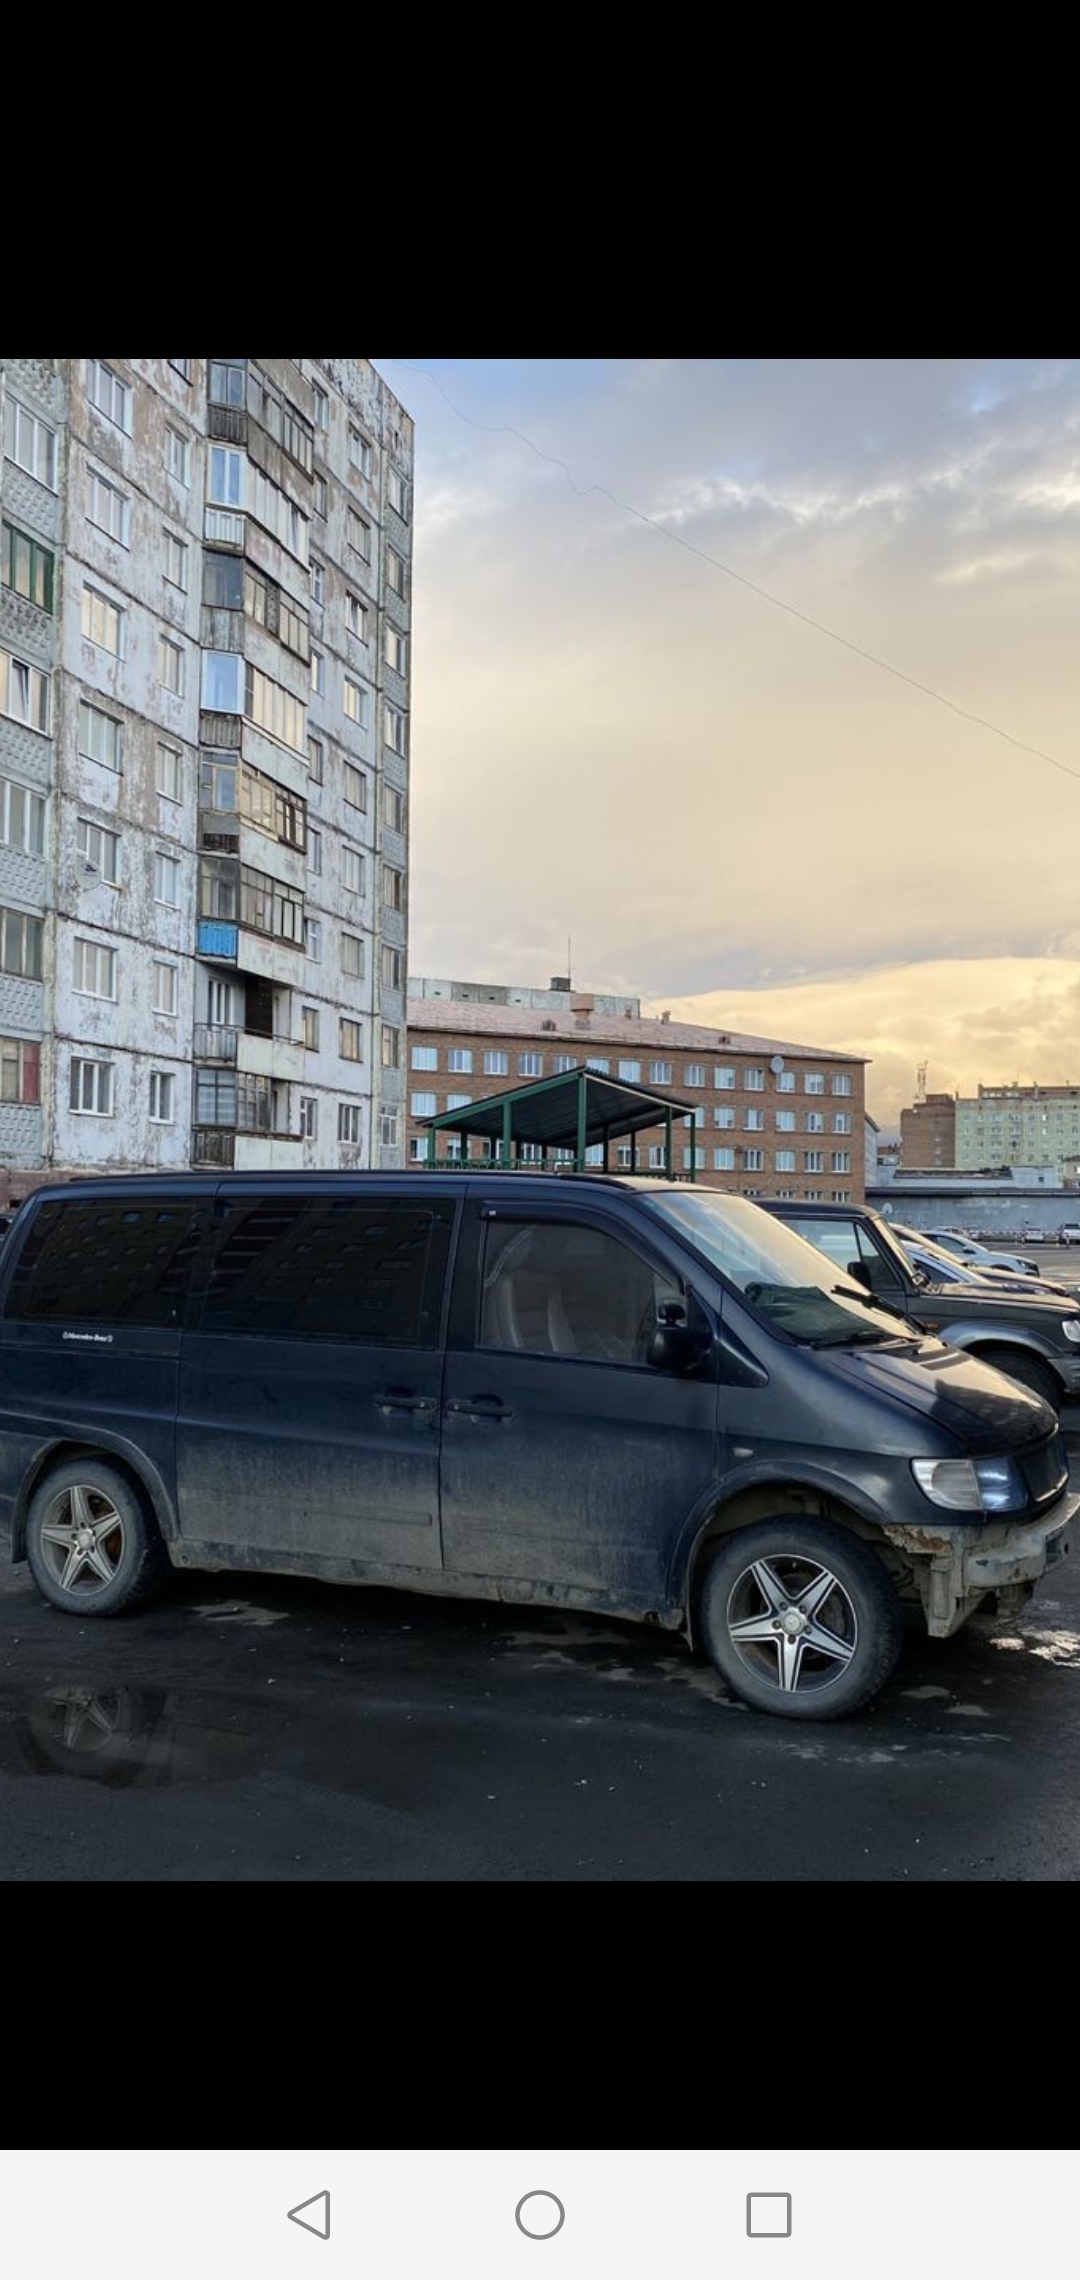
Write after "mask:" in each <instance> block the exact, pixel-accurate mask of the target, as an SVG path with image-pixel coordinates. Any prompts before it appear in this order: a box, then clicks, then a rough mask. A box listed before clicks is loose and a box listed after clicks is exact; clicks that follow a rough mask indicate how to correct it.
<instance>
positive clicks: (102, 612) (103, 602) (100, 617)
mask: <svg viewBox="0 0 1080 2280" xmlns="http://www.w3.org/2000/svg"><path fill="white" fill-rule="evenodd" d="M82 629H83V638H84V640H86V641H92V642H94V644H95V646H96V647H97V648H98V649H107V650H108V652H109V655H110V657H120V656H122V654H123V639H124V613H123V610H122V609H121V608H120V607H119V605H118V603H116V602H110V600H109V597H108V595H107V594H100V593H99V592H98V589H97V587H96V586H84V587H83V590H82Z"/></svg>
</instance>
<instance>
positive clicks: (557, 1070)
mask: <svg viewBox="0 0 1080 2280" xmlns="http://www.w3.org/2000/svg"><path fill="white" fill-rule="evenodd" d="M576 1068H577V1062H576V1061H575V1059H574V1056H573V1054H572V1053H556V1055H555V1058H554V1060H553V1062H552V1064H551V1071H552V1075H553V1076H556V1077H564V1076H565V1075H566V1072H567V1070H568V1069H576ZM571 1154H573V1150H571Z"/></svg>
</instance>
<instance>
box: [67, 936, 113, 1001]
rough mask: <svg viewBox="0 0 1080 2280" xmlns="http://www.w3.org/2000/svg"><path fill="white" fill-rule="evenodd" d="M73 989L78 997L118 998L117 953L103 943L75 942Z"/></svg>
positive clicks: (78, 939)
mask: <svg viewBox="0 0 1080 2280" xmlns="http://www.w3.org/2000/svg"><path fill="white" fill-rule="evenodd" d="M72 986H73V988H74V990H75V994H76V996H77V997H98V998H112V999H115V997H116V952H115V950H110V949H107V948H106V946H105V944H104V943H103V942H84V941H82V940H81V939H80V938H79V937H78V936H77V937H76V940H75V970H74V980H73V985H72Z"/></svg>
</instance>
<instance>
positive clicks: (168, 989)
mask: <svg viewBox="0 0 1080 2280" xmlns="http://www.w3.org/2000/svg"><path fill="white" fill-rule="evenodd" d="M177 982H178V975H177V969H176V967H175V966H170V965H169V964H168V962H167V960H166V959H164V958H155V960H154V1012H155V1013H175V1012H176V1001H177Z"/></svg>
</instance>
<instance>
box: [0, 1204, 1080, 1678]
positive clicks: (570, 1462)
mask: <svg viewBox="0 0 1080 2280" xmlns="http://www.w3.org/2000/svg"><path fill="white" fill-rule="evenodd" d="M857 1247H858V1246H857V1245H854V1244H853V1243H852V1241H851V1238H850V1236H849V1239H848V1244H847V1248H848V1249H849V1250H852V1251H854V1250H855V1249H856V1248H857ZM901 1256H902V1255H901ZM896 1287H897V1288H899V1277H897V1278H896ZM985 1303H987V1304H990V1305H994V1304H996V1303H997V1302H996V1301H986V1302H985ZM1042 1303H1045V1302H1042ZM1047 1311H1048V1312H1052V1313H1053V1314H1054V1315H1055V1317H1056V1316H1057V1315H1058V1314H1059V1313H1060V1309H1059V1308H1058V1307H1056V1306H1055V1307H1054V1308H1053V1309H1047ZM1076 1312H1077V1315H1078V1317H1080V1309H1077V1310H1076ZM0 1348H2V1357H0V1514H3V1515H4V1516H5V1517H6V1519H7V1521H8V1523H9V1525H10V1529H11V1538H12V1553H13V1557H14V1558H15V1559H16V1560H23V1559H26V1560H28V1561H29V1565H30V1570H31V1573H32V1575H33V1577H34V1580H35V1582H36V1583H37V1585H38V1587H39V1589H40V1590H41V1592H42V1593H43V1594H44V1596H45V1598H46V1599H48V1600H49V1601H50V1602H51V1603H52V1604H53V1606H55V1607H58V1608H61V1609H63V1610H64V1611H65V1612H66V1613H69V1614H73V1615H74V1616H75V1617H76V1618H77V1619H79V1620H85V1619H87V1618H88V1617H91V1616H98V1615H101V1616H104V1615H113V1614H117V1613H119V1611H120V1610H121V1609H122V1608H127V1607H133V1606H135V1605H136V1604H137V1603H138V1602H139V1601H141V1600H144V1599H146V1598H147V1597H148V1596H149V1595H150V1594H151V1593H152V1591H153V1590H154V1588H155V1587H156V1586H157V1585H158V1584H159V1583H160V1582H161V1580H162V1577H163V1575H164V1573H165V1572H167V1570H168V1568H169V1566H170V1564H171V1565H172V1566H174V1567H179V1568H195V1569H213V1568H217V1569H220V1568H241V1569H248V1570H252V1569H254V1570H270V1571H272V1572H276V1573H283V1574H297V1575H311V1576H323V1577H327V1578H331V1579H333V1580H335V1581H346V1582H352V1583H358V1584H389V1585H394V1586H397V1587H399V1588H400V1587H403V1586H404V1587H406V1588H412V1589H416V1590H421V1591H432V1592H442V1593H448V1594H450V1595H452V1596H454V1597H459V1598H490V1599H496V1600H499V1601H506V1600H510V1601H519V1602H521V1603H523V1604H539V1605H542V1606H560V1607H579V1608H587V1609H589V1610H591V1611H593V1612H597V1611H599V1612H604V1613H609V1614H616V1615H622V1616H628V1617H631V1618H635V1619H637V1620H639V1621H649V1622H653V1623H657V1624H659V1625H661V1626H663V1627H666V1628H668V1629H670V1630H672V1631H681V1632H683V1633H684V1634H686V1635H687V1636H688V1637H689V1638H691V1639H695V1640H698V1641H700V1642H701V1644H702V1645H703V1646H704V1647H705V1648H706V1650H707V1651H708V1653H709V1654H710V1655H711V1657H712V1659H713V1662H714V1663H715V1665H716V1667H717V1669H718V1670H719V1671H720V1672H721V1673H722V1675H723V1677H724V1678H725V1680H726V1681H727V1682H728V1684H729V1685H730V1687H731V1688H732V1689H733V1691H734V1692H735V1693H736V1694H737V1695H739V1696H740V1697H741V1698H742V1700H744V1701H745V1702H747V1703H750V1704H751V1705H753V1706H754V1707H755V1708H757V1709H764V1710H771V1711H774V1712H778V1713H779V1714H780V1715H782V1716H787V1717H795V1718H804V1717H835V1716H839V1715H840V1714H842V1713H843V1712H844V1711H849V1710H855V1709H858V1708H859V1707H860V1706H861V1705H862V1704H864V1703H865V1702H867V1701H869V1699H870V1698H871V1696H872V1695H874V1694H875V1693H876V1692H877V1690H878V1688H879V1687H880V1686H881V1685H882V1684H883V1682H884V1680H885V1679H886V1678H887V1676H888V1674H889V1671H890V1670H891V1668H892V1665H893V1662H894V1659H895V1656H896V1653H897V1649H898V1644H899V1637H900V1620H901V1606H902V1603H904V1602H907V1603H908V1604H909V1605H910V1606H911V1607H912V1608H914V1609H916V1610H919V1611H921V1614H922V1617H923V1619H924V1621H925V1623H926V1627H927V1629H928V1630H929V1631H930V1632H931V1633H932V1634H933V1635H934V1636H935V1637H945V1636H947V1635H948V1634H949V1633H950V1632H951V1631H953V1630H955V1629H956V1628H957V1626H958V1625H959V1624H961V1623H962V1622H963V1621H964V1620H965V1619H966V1617H967V1616H968V1615H969V1614H970V1613H971V1611H972V1610H973V1608H975V1607H976V1606H977V1605H978V1604H979V1603H980V1602H981V1601H982V1600H984V1599H985V1597H986V1595H987V1594H988V1593H993V1594H996V1595H997V1596H998V1601H999V1604H1005V1605H1007V1606H1017V1605H1019V1604H1020V1603H1021V1601H1022V1600H1023V1599H1024V1598H1025V1597H1026V1595H1027V1594H1028V1592H1029V1591H1030V1590H1031V1588H1032V1586H1033V1584H1034V1582H1035V1580H1036V1579H1037V1578H1038V1577H1039V1576H1040V1575H1041V1574H1042V1573H1043V1572H1044V1570H1045V1568H1046V1567H1047V1566H1048V1565H1049V1564H1050V1563H1052V1562H1053V1561H1055V1560H1057V1559H1059V1558H1061V1556H1062V1555H1063V1553H1064V1552H1065V1550H1066V1549H1067V1546H1068V1534H1069V1529H1070V1526H1071V1523H1072V1521H1073V1518H1074V1515H1075V1513H1076V1510H1077V1507H1078V1504H1080V1498H1077V1497H1075V1496H1072V1495H1070V1494H1069V1493H1068V1467H1067V1460H1066V1456H1065V1449H1064V1443H1063V1440H1062V1436H1061V1434H1060V1432H1059V1430H1058V1428H1057V1423H1056V1420H1055V1418H1054V1416H1053V1413H1052V1411H1051V1410H1050V1409H1048V1408H1047V1406H1046V1404H1045V1403H1044V1402H1042V1401H1041V1400H1039V1399H1037V1398H1036V1397H1035V1396H1034V1395H1033V1394H1032V1393H1030V1392H1029V1391H1028V1390H1026V1389H1025V1388H1024V1387H1022V1386H1017V1385H1010V1384H1009V1383H1008V1381H1007V1380H1006V1379H1004V1378H1003V1377H1002V1376H1001V1375H1000V1374H999V1372H998V1371H996V1370H994V1369H987V1368H986V1367H985V1365H984V1364H983V1362H982V1361H980V1360H978V1359H975V1358H973V1357H972V1356H971V1355H969V1354H965V1353H958V1352H956V1351H954V1350H950V1349H948V1348H947V1347H945V1346H943V1345H942V1344H941V1342H940V1341H939V1340H938V1339H936V1338H934V1337H931V1336H929V1335H927V1332H926V1329H925V1326H922V1327H919V1328H915V1327H913V1326H911V1325H910V1324H909V1323H907V1322H905V1321H904V1320H902V1319H901V1317H900V1316H899V1314H898V1313H896V1312H894V1311H891V1310H890V1309H887V1308H885V1307H884V1306H882V1305H881V1304H879V1302H878V1300H877V1298H876V1297H875V1295H874V1293H873V1292H872V1291H870V1290H868V1289H867V1288H866V1287H865V1284H864V1283H863V1282H860V1281H858V1280H853V1279H852V1278H851V1277H850V1276H849V1275H848V1274H847V1273H846V1272H844V1271H842V1270H841V1268H839V1267H838V1266H837V1264H836V1261H835V1259H834V1258H832V1257H826V1256H825V1255H823V1253H822V1251H821V1250H820V1249H816V1248H814V1247H812V1246H811V1245H810V1244H809V1243H806V1242H804V1241H803V1240H801V1238H800V1237H799V1236H798V1235H797V1234H796V1233H795V1232H793V1230H792V1229H790V1228H788V1227H785V1226H783V1225H782V1224H780V1222H779V1221H778V1220H777V1219H776V1218H774V1217H771V1216H770V1215H769V1214H767V1213H766V1212H764V1211H762V1210H760V1209H759V1208H758V1206H757V1205H756V1204H753V1203H751V1202H749V1201H748V1200H745V1199H744V1198H741V1197H734V1196H724V1195H719V1194H717V1193H714V1192H712V1191H709V1190H703V1189H695V1188H692V1187H690V1186H686V1185H683V1186H677V1185H674V1184H673V1185H671V1186H667V1185H662V1184H660V1183H658V1182H655V1181H644V1180H642V1181H621V1180H619V1179H617V1178H608V1177H606V1176H604V1175H598V1174H596V1175H577V1176H575V1175H571V1176H568V1177H565V1178H560V1179H559V1180H558V1181H555V1180H554V1179H552V1178H551V1177H550V1175H548V1176H545V1175H544V1174H542V1173H539V1174H532V1173H527V1172H522V1173H513V1174H512V1173H507V1172H503V1173H500V1172H493V1171H489V1170H485V1169H482V1168H481V1167H479V1166H478V1167H476V1169H475V1170H470V1171H467V1172H466V1171H461V1172H457V1173H452V1172H436V1171H432V1172H430V1173H425V1174H420V1173H416V1172H409V1173H405V1174H402V1175H396V1174H392V1173H374V1172H371V1173H333V1172H324V1173H312V1174H310V1175H303V1174H299V1173H291V1174H290V1173H269V1172H268V1173H265V1174H263V1173H259V1174H256V1173H249V1174H246V1175H245V1174H239V1175H235V1176H228V1177H222V1178H213V1177H211V1176H210V1175H208V1174H202V1175H191V1174H188V1175H183V1174H178V1175H177V1176H175V1177H168V1176H165V1175H158V1176H156V1177H155V1176H143V1177H140V1178H131V1179H127V1178H123V1177H114V1178H111V1179H107V1180H104V1179H103V1180H99V1181H81V1182H77V1183H72V1184H71V1185H67V1186H63V1187H51V1188H43V1189H39V1190H38V1191H37V1193H36V1194H35V1195H34V1196H33V1198H32V1199H31V1200H30V1201H29V1202H28V1203H27V1204H26V1205H25V1206H24V1208H23V1210H22V1211H21V1212H20V1214H19V1221H18V1225H17V1227H14V1228H13V1229H12V1230H11V1233H10V1235H9V1237H8V1239H7V1241H6V1242H5V1244H4V1245H3V1248H2V1252H0ZM118 1651H120V1650H119V1649H118Z"/></svg>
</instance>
